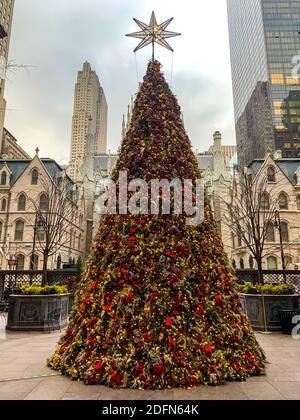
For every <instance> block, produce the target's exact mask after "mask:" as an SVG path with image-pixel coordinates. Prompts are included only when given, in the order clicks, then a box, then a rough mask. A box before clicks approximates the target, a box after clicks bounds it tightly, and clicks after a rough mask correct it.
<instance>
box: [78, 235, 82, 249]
mask: <svg viewBox="0 0 300 420" xmlns="http://www.w3.org/2000/svg"><path fill="white" fill-rule="evenodd" d="M78 249H79V250H80V249H81V233H80V235H79V236H78Z"/></svg>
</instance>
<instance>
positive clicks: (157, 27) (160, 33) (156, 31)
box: [126, 12, 181, 60]
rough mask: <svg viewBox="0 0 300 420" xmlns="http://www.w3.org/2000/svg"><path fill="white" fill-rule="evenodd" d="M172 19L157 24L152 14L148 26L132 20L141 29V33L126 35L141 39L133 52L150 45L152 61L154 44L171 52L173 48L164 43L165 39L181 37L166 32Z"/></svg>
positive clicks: (177, 34)
mask: <svg viewBox="0 0 300 420" xmlns="http://www.w3.org/2000/svg"><path fill="white" fill-rule="evenodd" d="M173 19H174V18H171V19H168V20H166V21H165V22H163V23H161V24H158V23H157V20H156V16H155V13H154V12H152V15H151V19H150V23H149V25H147V24H146V23H143V22H141V21H140V20H138V19H135V18H133V20H134V21H135V23H136V24H137V25H138V26H139V27H140V28H141V31H139V32H133V33H131V34H127V35H126V36H130V37H132V38H138V39H141V42H140V43H139V45H138V46H137V47H136V48H135V50H134V52H137V51H138V50H140V49H142V48H144V47H146V46H147V45H149V44H152V59H153V60H154V44H155V43H156V44H158V45H161V46H162V47H165V48H167V49H168V50H170V51H172V52H173V48H172V47H171V45H170V44H169V43H168V42H167V41H166V39H167V38H173V37H175V36H180V35H181V34H179V33H178V32H171V31H167V30H166V29H167V27H168V26H169V25H170V23H171V22H172V20H173Z"/></svg>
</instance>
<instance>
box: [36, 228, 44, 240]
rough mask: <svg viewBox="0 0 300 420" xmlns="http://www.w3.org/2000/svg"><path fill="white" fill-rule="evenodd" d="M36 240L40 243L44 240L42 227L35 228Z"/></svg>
mask: <svg viewBox="0 0 300 420" xmlns="http://www.w3.org/2000/svg"><path fill="white" fill-rule="evenodd" d="M37 239H38V241H40V242H43V241H44V240H45V229H44V226H43V225H38V227H37Z"/></svg>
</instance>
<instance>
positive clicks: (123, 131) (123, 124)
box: [122, 114, 126, 139]
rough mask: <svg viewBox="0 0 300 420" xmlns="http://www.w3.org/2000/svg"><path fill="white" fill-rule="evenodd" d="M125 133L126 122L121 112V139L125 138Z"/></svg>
mask: <svg viewBox="0 0 300 420" xmlns="http://www.w3.org/2000/svg"><path fill="white" fill-rule="evenodd" d="M125 135H126V122H125V114H123V122H122V139H124V138H125Z"/></svg>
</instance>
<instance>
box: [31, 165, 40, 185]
mask: <svg viewBox="0 0 300 420" xmlns="http://www.w3.org/2000/svg"><path fill="white" fill-rule="evenodd" d="M38 182H39V173H38V171H37V169H34V170H33V171H32V174H31V185H37V184H38Z"/></svg>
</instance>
